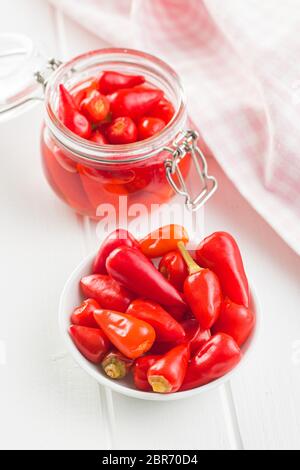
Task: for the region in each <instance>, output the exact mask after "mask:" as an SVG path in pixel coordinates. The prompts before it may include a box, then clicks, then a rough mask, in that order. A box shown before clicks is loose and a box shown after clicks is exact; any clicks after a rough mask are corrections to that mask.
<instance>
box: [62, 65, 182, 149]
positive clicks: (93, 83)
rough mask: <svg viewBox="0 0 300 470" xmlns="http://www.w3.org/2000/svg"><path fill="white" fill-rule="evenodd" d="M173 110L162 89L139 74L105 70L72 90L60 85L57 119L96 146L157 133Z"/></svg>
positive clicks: (145, 137) (121, 142) (129, 140)
mask: <svg viewBox="0 0 300 470" xmlns="http://www.w3.org/2000/svg"><path fill="white" fill-rule="evenodd" d="M174 113H175V110H174V107H173V105H172V103H171V102H170V101H169V100H168V99H167V98H166V97H165V96H164V93H163V91H162V90H160V89H158V88H154V87H151V86H150V85H148V84H146V83H145V78H144V77H143V76H142V75H127V74H123V73H119V72H115V71H105V72H103V73H102V74H101V75H100V77H97V78H96V77H95V78H91V79H89V80H86V81H84V82H83V83H80V84H79V85H77V86H76V87H75V88H74V89H73V90H69V91H68V90H67V88H66V87H65V86H64V85H63V84H61V85H60V87H59V109H58V117H59V119H60V121H61V122H62V123H63V124H64V125H65V126H66V127H67V128H68V129H69V130H71V131H72V132H74V133H75V134H77V135H78V136H79V137H82V138H84V139H88V140H90V141H92V142H95V143H98V144H99V145H105V144H110V145H116V144H130V143H133V142H136V141H138V140H145V139H148V138H150V137H152V136H154V135H155V134H158V133H159V132H161V131H162V130H163V128H164V127H165V126H166V125H167V124H168V122H169V121H170V120H171V119H172V117H173V115H174Z"/></svg>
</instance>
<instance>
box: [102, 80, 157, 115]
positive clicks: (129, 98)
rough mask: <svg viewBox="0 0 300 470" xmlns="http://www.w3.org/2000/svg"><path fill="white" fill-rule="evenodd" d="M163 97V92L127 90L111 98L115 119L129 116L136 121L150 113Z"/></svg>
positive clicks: (120, 91)
mask: <svg viewBox="0 0 300 470" xmlns="http://www.w3.org/2000/svg"><path fill="white" fill-rule="evenodd" d="M162 97H163V92H162V91H161V90H156V89H150V88H142V87H141V88H125V89H124V90H119V91H117V92H116V93H115V94H114V95H113V96H112V97H111V110H112V113H113V116H114V117H121V116H128V117H131V118H132V119H134V120H136V119H139V118H140V117H142V116H145V115H146V114H147V113H148V112H150V111H151V110H152V109H153V107H154V106H155V105H156V104H157V103H158V102H159V100H160V99H161V98H162Z"/></svg>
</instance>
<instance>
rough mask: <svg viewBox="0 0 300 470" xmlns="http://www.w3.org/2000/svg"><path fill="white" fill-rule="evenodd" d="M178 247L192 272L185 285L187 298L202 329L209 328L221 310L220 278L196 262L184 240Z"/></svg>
mask: <svg viewBox="0 0 300 470" xmlns="http://www.w3.org/2000/svg"><path fill="white" fill-rule="evenodd" d="M178 248H179V249H180V252H181V254H182V256H183V258H184V260H185V262H186V264H187V266H188V270H189V274H190V275H189V276H188V277H187V278H186V280H185V282H184V286H183V292H184V295H185V299H186V301H187V303H188V304H189V306H190V308H191V310H192V312H193V314H194V315H195V317H196V318H197V320H198V321H199V323H200V326H201V328H202V330H207V329H209V328H211V327H212V325H213V324H214V323H215V321H216V320H217V318H218V316H219V314H220V310H221V304H222V292H221V286H220V283H219V280H218V278H217V276H216V274H215V273H214V272H213V271H210V270H209V269H203V268H200V266H198V264H196V263H195V261H194V260H193V258H192V257H191V255H190V254H189V253H188V252H187V250H186V249H185V247H184V244H183V243H182V242H179V243H178Z"/></svg>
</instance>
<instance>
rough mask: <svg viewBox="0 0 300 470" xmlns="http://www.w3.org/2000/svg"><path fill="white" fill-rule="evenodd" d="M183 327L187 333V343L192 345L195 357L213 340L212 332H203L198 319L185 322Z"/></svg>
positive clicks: (192, 352)
mask: <svg viewBox="0 0 300 470" xmlns="http://www.w3.org/2000/svg"><path fill="white" fill-rule="evenodd" d="M181 326H182V327H183V329H184V331H185V336H186V341H187V342H188V343H189V345H190V352H191V356H193V355H194V354H195V353H196V352H197V351H199V349H200V348H202V346H204V344H205V343H206V342H207V341H208V340H209V339H210V338H211V333H210V330H202V329H201V327H200V324H199V322H198V320H196V318H189V319H188V320H185V321H183V322H182V323H181Z"/></svg>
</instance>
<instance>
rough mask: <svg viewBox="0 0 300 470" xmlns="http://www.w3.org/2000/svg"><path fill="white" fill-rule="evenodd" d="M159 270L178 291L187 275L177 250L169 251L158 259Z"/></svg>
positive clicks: (183, 262)
mask: <svg viewBox="0 0 300 470" xmlns="http://www.w3.org/2000/svg"><path fill="white" fill-rule="evenodd" d="M158 269H159V271H160V272H161V273H162V275H163V276H164V277H165V278H166V279H167V280H168V281H169V282H170V283H171V284H172V285H173V286H174V287H176V289H178V290H179V291H180V292H182V291H183V284H184V281H185V280H186V278H187V277H188V275H189V273H188V269H187V266H186V263H185V261H184V260H183V258H182V256H181V254H180V253H179V251H178V250H177V251H169V253H166V254H165V255H164V256H163V257H162V259H161V260H160V263H159V267H158Z"/></svg>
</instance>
